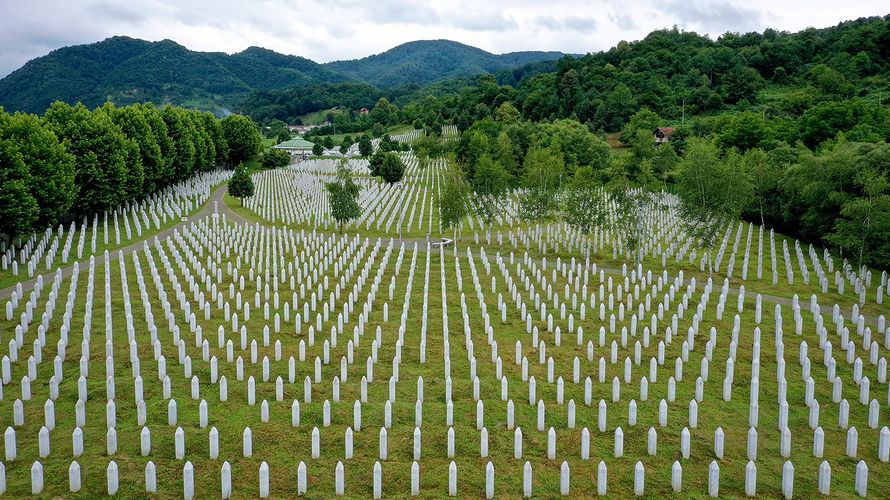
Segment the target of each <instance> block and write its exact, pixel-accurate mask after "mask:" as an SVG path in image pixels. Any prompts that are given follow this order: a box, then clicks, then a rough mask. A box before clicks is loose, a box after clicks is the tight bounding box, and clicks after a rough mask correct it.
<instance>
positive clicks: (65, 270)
mask: <svg viewBox="0 0 890 500" xmlns="http://www.w3.org/2000/svg"><path fill="white" fill-rule="evenodd" d="M226 192H227V190H226V184H223V185H220V186H217V188H216V190H215V191H214V192H213V194H212V195H211V196H210V199H209V200H208V201H207V202H206V203H205V204H204V206H203V207H202V208H201V210H198V211H197V212H195V213H194V214H192V215H191V216H190V217H188V218H187V219H186V220H184V221H181V222H179V223H178V224H176V225H175V226H172V227H169V228H167V229H165V230H163V231H161V232H159V233H157V234H155V235H153V236H149V237H148V238H147V239H146V238H143V239H141V240H139V241H136V242H134V243H131V244H129V245H127V246H125V247H121V248H118V249H115V250H110V251H109V254H113V255H115V256H116V255H117V253H118V252H123V253H124V255H130V254H131V253H133V252H134V251H136V250H139V249H140V248H142V243H143V242H144V241H146V240H149V241H150V240H152V239H154V238H158V239H164V238H167V237H168V236H170V235H172V234H173V232H174V231H176V230H179V229H182V228H183V227H185V226H187V225H189V224H191V223H192V222H195V221H198V220H201V219H203V218H205V217H209V216H211V215H213V207H214V204H213V202H217V206H218V207H219V212H220V213H223V212H226V218H227V219H230V220H232V219H234V220H236V221H237V222H239V223H247V220H246V219H244V218H243V217H241V216H240V215H238V214H236V213H235V212H233V211H232V210H231V209H229V208H228V207H227V206H226V205H225V203H223V197H224V196H225V194H226ZM100 255H101V254H100ZM100 255H96V257H99V256H100ZM89 261H90V259H89V257H87V258H85V259H82V260H80V261H78V262H80V264H81V266H83V265H84V264H86V263H88V262H89ZM59 269H61V270H62V277H64V278H68V277H69V276H71V273H72V272H74V264H73V263H71V264H68V265H66V266H65V267H60V268H59ZM42 274H43V276H44V281H45V280H46V279H47V278H52V277H53V276H54V275H55V274H56V270H55V269H53V270H52V271H45V272H44V273H42ZM38 276H40V273H38V274H37V275H36V276H34V277H33V278H30V279H28V280H25V281H21V282H20V283H21V285H22V289H23V290H30V289H31V288H33V287H34V285H35V284H36V283H37V277H38ZM15 288H16V285H13V286H10V287H7V288H4V289H2V290H0V299H7V298H9V297H10V296H12V292H13V291H14V290H15Z"/></svg>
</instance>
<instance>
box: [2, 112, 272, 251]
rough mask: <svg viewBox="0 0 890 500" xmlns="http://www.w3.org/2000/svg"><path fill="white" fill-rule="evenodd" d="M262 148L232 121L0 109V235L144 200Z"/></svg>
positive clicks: (189, 115)
mask: <svg viewBox="0 0 890 500" xmlns="http://www.w3.org/2000/svg"><path fill="white" fill-rule="evenodd" d="M261 148H262V138H261V137H260V134H259V131H258V130H257V127H256V125H255V124H254V123H253V121H251V120H250V118H247V117H245V116H240V115H233V116H229V117H226V118H224V119H222V120H218V119H217V118H215V117H214V116H213V115H212V114H210V113H207V112H200V111H195V110H188V109H184V108H179V107H176V106H166V107H164V108H158V107H156V106H154V105H152V104H134V105H130V106H124V107H116V106H114V105H113V104H111V103H106V104H105V105H104V106H101V107H99V108H96V109H94V110H89V109H87V108H86V107H85V106H83V105H82V104H79V103H78V104H76V105H73V106H72V105H69V104H66V103H62V102H56V103H55V104H53V105H52V106H50V108H49V109H48V110H47V111H46V112H45V113H44V114H43V116H36V115H32V114H24V113H16V114H12V115H11V114H9V113H6V112H5V111H3V109H2V108H0V237H5V238H7V239H9V240H12V239H13V238H15V237H17V236H25V235H28V234H30V233H32V232H34V231H42V230H43V229H44V228H46V227H51V226H55V225H57V224H59V223H60V222H62V221H63V220H66V218H67V217H70V216H75V215H89V214H92V213H97V212H98V213H101V212H102V211H104V210H109V209H113V208H115V207H118V206H119V205H121V204H122V203H126V202H128V201H132V200H140V199H143V198H145V197H147V196H149V195H151V194H153V193H156V192H158V191H160V190H162V189H164V188H165V187H167V186H169V185H171V184H174V183H177V182H180V181H183V180H185V179H188V178H189V177H190V176H192V175H194V174H196V173H199V172H205V171H208V170H212V169H214V168H216V167H217V166H223V165H237V164H239V163H241V162H243V161H246V160H248V159H250V158H252V157H254V156H256V155H257V154H258V153H259V152H260V150H261Z"/></svg>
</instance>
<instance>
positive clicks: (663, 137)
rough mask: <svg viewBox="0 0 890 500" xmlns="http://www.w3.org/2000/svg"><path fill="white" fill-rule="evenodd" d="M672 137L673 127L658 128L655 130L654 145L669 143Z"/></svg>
mask: <svg viewBox="0 0 890 500" xmlns="http://www.w3.org/2000/svg"><path fill="white" fill-rule="evenodd" d="M672 135H674V127H658V128H656V129H655V133H654V136H655V144H662V143H665V142H670V141H671V136H672Z"/></svg>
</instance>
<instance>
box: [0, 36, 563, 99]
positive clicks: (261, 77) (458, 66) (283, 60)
mask: <svg viewBox="0 0 890 500" xmlns="http://www.w3.org/2000/svg"><path fill="white" fill-rule="evenodd" d="M562 56H563V54H562V53H559V52H513V53H509V54H501V55H497V54H492V53H490V52H486V51H484V50H482V49H478V48H476V47H471V46H469V45H464V44H461V43H458V42H453V41H449V40H422V41H416V42H409V43H406V44H402V45H399V46H398V47H395V48H393V49H390V50H388V51H386V52H383V53H381V54H376V55H373V56H369V57H366V58H363V59H356V60H351V61H336V62H331V63H327V64H319V63H316V62H314V61H312V60H309V59H306V58H303V57H299V56H292V55H285V54H280V53H277V52H274V51H272V50H268V49H264V48H261V47H249V48H247V49H245V50H243V51H242V52H239V53H236V54H231V55H229V54H225V53H222V52H197V51H192V50H189V49H187V48H185V47H183V46H182V45H179V44H177V43H176V42H173V41H171V40H162V41H159V42H149V41H145V40H139V39H135V38H130V37H126V36H115V37H111V38H108V39H105V40H103V41H101V42H96V43H90V44H84V45H73V46H69V47H63V48H60V49H56V50H53V51H52V52H50V53H49V54H47V55H45V56H42V57H38V58H36V59H33V60H31V61H29V62H27V63H26V64H25V65H24V66H22V67H21V68H19V69H17V70H15V71H13V72H12V73H10V74H9V75H8V76H6V77H5V78H3V79H2V80H0V106H3V107H4V108H5V109H6V110H7V111H26V112H32V113H42V112H43V111H44V110H45V109H46V108H47V107H49V105H50V104H52V103H53V102H54V101H57V100H61V101H65V102H69V103H74V102H77V101H80V102H83V103H84V104H85V105H87V106H89V107H94V106H99V105H101V104H102V103H104V102H105V101H107V100H111V101H112V102H115V103H117V104H129V103H133V102H155V103H158V104H164V103H172V104H178V105H182V106H189V107H195V108H200V109H208V110H210V111H214V112H216V113H220V114H221V113H225V112H227V111H228V110H229V109H231V108H232V107H233V106H234V105H235V104H236V103H238V102H239V101H240V99H241V98H243V97H244V96H245V95H247V94H248V93H250V92H252V91H256V90H271V89H279V88H286V87H298V86H304V85H315V84H322V83H342V82H353V83H368V84H371V85H374V86H377V87H381V88H393V87H398V86H402V85H408V84H419V85H424V84H427V83H431V82H435V81H439V80H442V79H446V78H452V77H457V76H469V75H473V74H479V73H483V72H495V71H499V70H505V69H510V68H513V67H517V66H522V65H525V64H528V63H534V62H540V61H547V60H554V59H558V58H560V57H562Z"/></svg>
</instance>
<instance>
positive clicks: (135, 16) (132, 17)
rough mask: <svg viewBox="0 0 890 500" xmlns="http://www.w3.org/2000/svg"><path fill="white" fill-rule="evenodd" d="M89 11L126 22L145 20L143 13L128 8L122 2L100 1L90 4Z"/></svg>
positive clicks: (135, 22)
mask: <svg viewBox="0 0 890 500" xmlns="http://www.w3.org/2000/svg"><path fill="white" fill-rule="evenodd" d="M90 11H91V12H95V13H101V16H102V17H105V18H108V19H110V20H113V21H121V22H124V23H128V24H137V23H140V22H142V21H144V20H145V17H146V16H145V13H144V12H143V11H141V10H136V9H130V8H128V7H127V4H125V3H122V2H110V1H100V2H95V3H93V4H92V5H91V6H90Z"/></svg>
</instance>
